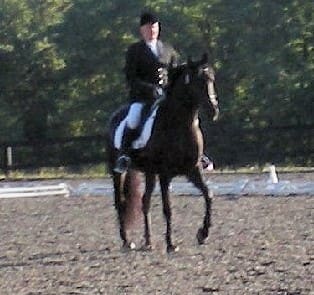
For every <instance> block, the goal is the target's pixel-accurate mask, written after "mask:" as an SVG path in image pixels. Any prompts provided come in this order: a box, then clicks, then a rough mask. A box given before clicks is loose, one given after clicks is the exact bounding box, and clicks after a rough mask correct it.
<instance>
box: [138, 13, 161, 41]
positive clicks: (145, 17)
mask: <svg viewBox="0 0 314 295" xmlns="http://www.w3.org/2000/svg"><path fill="white" fill-rule="evenodd" d="M154 23H158V24H159V35H158V38H159V36H160V31H161V24H160V21H159V18H158V17H157V15H155V14H154V13H152V12H143V13H142V14H141V17H140V27H141V26H144V25H146V24H154Z"/></svg>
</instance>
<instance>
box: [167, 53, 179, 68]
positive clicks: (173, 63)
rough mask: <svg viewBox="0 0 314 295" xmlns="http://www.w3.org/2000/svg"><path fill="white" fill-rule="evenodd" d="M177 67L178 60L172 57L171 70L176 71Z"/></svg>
mask: <svg viewBox="0 0 314 295" xmlns="http://www.w3.org/2000/svg"><path fill="white" fill-rule="evenodd" d="M176 67H177V63H176V58H175V57H174V56H172V57H171V59H170V63H169V69H174V68H176Z"/></svg>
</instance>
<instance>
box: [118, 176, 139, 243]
mask: <svg viewBox="0 0 314 295" xmlns="http://www.w3.org/2000/svg"><path fill="white" fill-rule="evenodd" d="M124 177H125V174H117V173H114V175H113V187H114V205H115V209H116V211H117V214H118V221H119V227H120V228H119V230H120V237H121V240H122V242H123V248H125V249H127V248H129V249H132V248H134V246H135V245H134V244H133V243H131V242H129V240H128V237H127V232H126V225H125V213H126V201H125V199H124V198H123V196H122V192H123V183H124V181H125V179H124Z"/></svg>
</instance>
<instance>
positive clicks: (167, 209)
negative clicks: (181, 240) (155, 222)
mask: <svg viewBox="0 0 314 295" xmlns="http://www.w3.org/2000/svg"><path fill="white" fill-rule="evenodd" d="M170 180H171V179H170V178H169V177H167V176H163V175H161V176H160V189H161V196H162V204H163V213H164V216H165V218H166V222H167V232H166V243H167V252H168V253H169V252H175V251H177V250H178V247H177V246H175V245H173V243H172V237H171V234H172V228H171V217H172V216H171V215H172V213H171V204H170V199H169V184H170Z"/></svg>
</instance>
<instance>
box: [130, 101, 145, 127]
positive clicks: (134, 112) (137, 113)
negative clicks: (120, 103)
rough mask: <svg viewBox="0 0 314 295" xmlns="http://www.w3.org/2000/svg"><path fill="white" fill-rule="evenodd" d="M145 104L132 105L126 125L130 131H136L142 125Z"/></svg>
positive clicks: (135, 103) (136, 103)
mask: <svg viewBox="0 0 314 295" xmlns="http://www.w3.org/2000/svg"><path fill="white" fill-rule="evenodd" d="M143 107H144V103H140V102H134V103H132V104H131V106H130V109H129V113H128V115H127V117H126V125H127V127H128V128H130V129H136V128H137V127H138V125H139V124H140V120H141V114H142V109H143Z"/></svg>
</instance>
